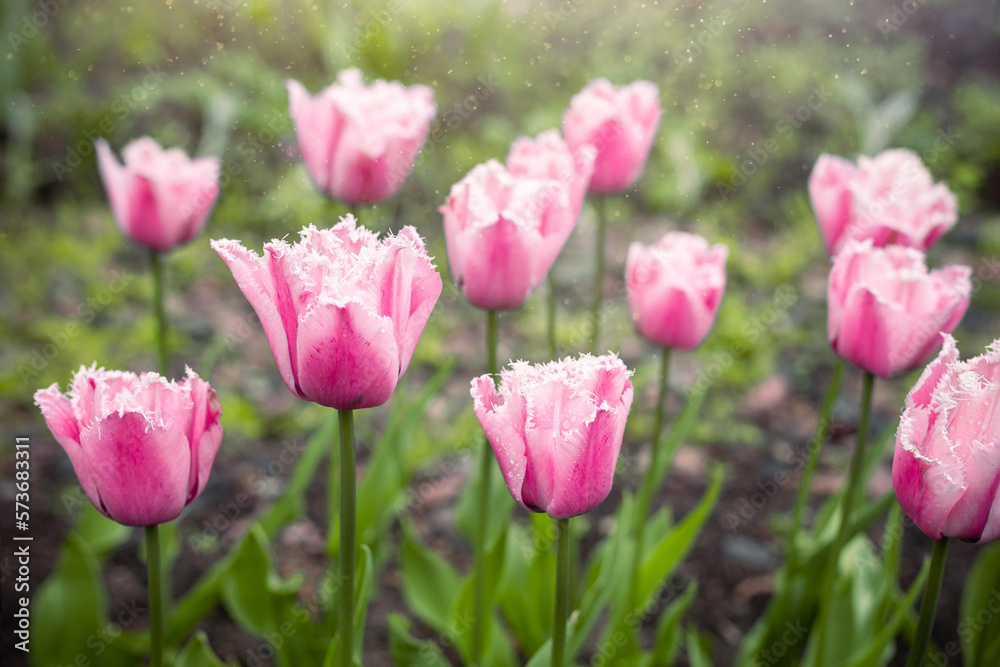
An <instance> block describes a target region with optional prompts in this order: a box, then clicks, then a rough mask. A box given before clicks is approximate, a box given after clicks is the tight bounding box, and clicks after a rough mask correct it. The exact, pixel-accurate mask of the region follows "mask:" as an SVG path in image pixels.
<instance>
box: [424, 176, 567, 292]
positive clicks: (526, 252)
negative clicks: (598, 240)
mask: <svg viewBox="0 0 1000 667" xmlns="http://www.w3.org/2000/svg"><path fill="white" fill-rule="evenodd" d="M570 205H571V204H570V195H569V191H568V190H567V188H566V187H565V186H563V185H562V184H560V183H559V181H553V180H540V179H535V178H518V177H515V176H512V175H511V174H510V172H508V171H507V170H506V169H505V168H504V167H503V165H501V164H500V163H499V162H497V161H495V160H490V161H489V162H486V163H484V164H481V165H478V166H477V167H475V168H473V170H472V171H470V172H469V173H468V174H467V175H466V176H465V178H463V179H462V180H461V181H459V182H458V183H456V184H455V185H453V186H452V188H451V194H450V195H449V196H448V201H447V202H446V203H445V205H444V206H442V207H441V209H440V210H441V213H442V214H443V215H444V233H445V241H446V245H447V247H448V264H449V265H450V266H451V275H452V278H453V279H454V281H455V284H456V285H457V286H458V288H459V289H460V290H461V291H462V294H463V295H464V296H465V298H466V299H468V300H469V303H471V304H472V305H474V306H477V307H479V308H485V309H488V310H511V309H514V308H519V307H521V306H522V305H523V304H524V302H525V301H526V300H527V299H528V296H529V295H530V294H531V292H532V290H534V289H535V288H536V287H537V286H538V284H539V283H541V281H542V280H543V279H544V278H545V275H546V274H547V273H548V271H549V269H550V268H551V267H552V263H553V262H554V261H555V259H556V256H557V255H558V254H559V251H560V250H561V249H562V247H563V244H564V243H566V239H567V238H568V237H569V234H570V232H571V231H572V230H573V226H574V225H575V224H576V220H575V219H573V218H572V217H571V216H569V215H567V213H566V211H567V209H568V208H569V207H570Z"/></svg>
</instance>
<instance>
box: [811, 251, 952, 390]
mask: <svg viewBox="0 0 1000 667" xmlns="http://www.w3.org/2000/svg"><path fill="white" fill-rule="evenodd" d="M970 275H971V270H970V269H969V267H967V266H947V267H944V268H942V269H937V270H935V271H930V272H928V270H927V266H926V264H925V262H924V254H923V253H922V252H920V251H919V250H915V249H913V248H904V247H902V246H889V247H887V248H876V247H874V246H873V245H872V242H871V241H863V242H858V241H848V242H847V244H846V245H845V246H844V248H843V250H841V251H840V253H839V254H838V255H837V256H836V257H835V258H834V260H833V268H832V269H831V271H830V279H829V282H828V285H827V308H828V311H827V334H828V337H829V339H830V345H832V346H833V350H834V352H836V353H837V354H838V355H840V356H841V357H843V358H844V359H846V360H847V361H849V362H851V363H852V364H854V365H855V366H858V367H859V368H862V369H864V370H866V371H869V372H871V373H874V374H875V375H877V376H879V377H882V378H887V377H890V376H892V375H896V374H897V373H902V372H904V371H908V370H910V369H912V368H916V367H917V366H919V365H920V364H922V363H924V362H925V361H926V360H927V358H928V357H929V356H930V355H931V354H932V353H933V352H934V350H935V349H937V347H938V345H940V344H941V336H940V334H942V333H951V331H952V330H954V328H955V327H956V326H957V325H958V322H959V321H960V320H961V319H962V316H963V315H964V314H965V311H966V309H968V307H969V295H970V294H971V292H972V284H971V282H970V281H969V276H970Z"/></svg>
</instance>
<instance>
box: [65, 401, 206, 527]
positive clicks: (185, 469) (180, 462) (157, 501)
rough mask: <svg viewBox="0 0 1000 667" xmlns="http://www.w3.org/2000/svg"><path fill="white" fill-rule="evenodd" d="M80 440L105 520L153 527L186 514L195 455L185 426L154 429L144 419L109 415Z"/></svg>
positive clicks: (129, 414) (85, 431) (131, 414)
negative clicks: (182, 512)
mask: <svg viewBox="0 0 1000 667" xmlns="http://www.w3.org/2000/svg"><path fill="white" fill-rule="evenodd" d="M80 437H81V444H82V446H83V450H84V451H85V452H86V456H87V461H88V462H89V464H90V469H91V474H92V475H93V480H94V485H95V487H96V488H97V490H98V494H99V498H98V499H97V500H96V501H95V502H94V504H95V506H96V507H97V508H98V509H99V510H101V512H102V513H103V514H105V515H106V516H108V517H110V518H112V519H114V520H115V521H117V522H119V523H122V524H125V525H127V526H152V525H157V524H161V523H166V522H167V521H171V520H173V519H175V518H177V516H178V515H179V514H180V513H181V510H183V509H184V505H185V503H186V501H187V497H188V475H189V473H190V469H191V460H190V457H191V454H190V448H189V446H188V443H187V438H186V437H185V435H184V432H183V430H182V429H181V427H180V426H178V425H177V424H174V423H166V424H164V425H162V426H160V427H157V428H152V427H151V425H150V423H149V422H148V421H147V419H146V418H145V417H143V415H142V414H141V413H139V412H125V413H123V414H120V415H119V414H111V415H108V416H107V417H105V418H104V419H103V420H101V421H100V422H98V423H96V424H93V425H91V426H89V427H87V428H85V429H83V431H81V434H80ZM81 479H82V478H81ZM92 500H93V499H92Z"/></svg>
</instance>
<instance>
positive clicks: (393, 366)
mask: <svg viewBox="0 0 1000 667" xmlns="http://www.w3.org/2000/svg"><path fill="white" fill-rule="evenodd" d="M299 235H300V236H301V237H302V238H301V240H300V241H299V242H298V243H295V244H289V243H286V242H285V241H281V240H277V239H275V240H274V241H271V242H270V243H268V244H265V245H264V256H263V257H261V256H259V255H257V253H255V252H253V251H251V250H248V249H246V248H244V247H243V246H242V245H241V244H240V242H239V241H230V240H228V239H223V240H219V241H212V244H211V245H212V248H213V249H214V250H215V251H216V252H218V253H219V255H220V256H221V257H222V259H223V260H224V261H225V262H226V265H227V266H229V268H230V270H231V271H232V272H233V277H234V278H236V283H237V284H238V285H239V286H240V289H241V290H243V294H244V295H246V297H247V300H249V301H250V305H251V306H253V308H254V310H255V311H257V316H258V317H259V318H260V321H261V323H262V324H263V327H264V333H265V335H266V336H267V341H268V343H270V345H271V352H272V353H273V354H274V360H275V362H277V364H278V370H279V371H280V372H281V377H282V378H283V379H284V381H285V384H286V385H287V386H288V388H289V390H291V391H292V393H294V394H295V395H296V396H298V397H299V398H302V399H304V400H307V401H314V402H316V403H319V404H321V405H325V406H328V407H331V408H337V409H338V410H354V409H357V408H368V407H372V406H375V405H381V404H382V403H385V402H386V401H387V400H388V399H389V396H390V395H391V394H392V391H393V389H395V387H396V383H397V382H398V380H399V378H400V377H401V376H402V375H403V373H404V372H406V368H407V366H409V364H410V358H411V357H412V356H413V350H414V349H415V348H416V347H417V342H418V341H419V339H420V334H421V332H422V331H423V329H424V325H425V324H426V323H427V318H428V317H429V316H430V314H431V310H433V308H434V304H435V303H436V302H437V299H438V296H440V294H441V276H439V275H438V273H437V271H436V270H435V268H434V264H432V263H431V258H430V257H428V256H427V251H426V250H425V248H424V242H423V239H421V238H420V236H419V235H418V234H417V232H416V230H415V229H414V228H413V227H404V228H403V230H402V231H401V232H400V233H399V234H398V235H396V236H391V235H390V236H388V237H387V238H385V239H383V240H382V241H379V239H378V236H377V235H376V234H374V233H373V232H370V231H368V230H367V229H365V228H364V227H359V226H357V225H356V223H355V220H354V216H351V215H348V216H346V217H345V218H344V219H342V220H341V222H340V223H339V224H337V225H336V226H334V227H333V228H332V229H322V230H320V229H316V227H314V226H312V225H310V226H309V227H306V228H305V229H303V230H302V231H301V232H299Z"/></svg>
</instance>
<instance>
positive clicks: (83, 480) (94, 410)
mask: <svg viewBox="0 0 1000 667" xmlns="http://www.w3.org/2000/svg"><path fill="white" fill-rule="evenodd" d="M35 403H36V404H37V405H38V406H39V407H40V408H41V409H42V415H43V416H44V417H45V423H46V424H48V427H49V430H50V431H52V435H53V436H55V438H56V441H57V442H58V443H59V444H60V445H62V448H63V449H65V450H66V453H67V454H69V458H70V461H72V462H73V469H74V470H75V471H76V476H77V477H78V478H79V480H80V484H82V485H83V490H84V491H85V492H86V493H87V497H88V498H90V502H92V503H93V504H94V507H96V508H97V509H98V511H100V512H101V514H103V515H104V516H106V517H108V518H109V519H113V520H115V521H117V522H118V523H122V524H125V525H126V526H154V525H158V524H161V523H166V522H167V521H171V520H173V519H176V518H177V516H178V515H179V514H180V513H181V510H183V509H184V507H185V506H187V504H188V503H190V502H191V501H192V500H194V499H195V497H197V496H198V494H199V493H201V492H202V490H203V489H204V488H205V484H207V483H208V476H209V473H211V471H212V462H213V461H215V454H216V452H218V451H219V443H220V442H222V425H221V424H219V417H220V416H221V415H222V408H221V406H220V405H219V401H218V399H217V398H216V396H215V392H214V391H213V390H212V388H211V387H210V386H208V383H207V382H205V381H204V380H202V379H201V378H199V377H198V376H197V375H196V374H195V373H194V371H192V370H191V369H190V368H189V369H188V371H187V377H186V378H184V379H183V380H181V381H180V382H167V380H166V379H165V378H163V377H161V376H160V375H158V374H157V373H143V374H142V375H140V376H138V377H137V376H136V375H135V374H134V373H129V372H120V371H105V370H104V369H103V368H97V364H94V365H93V366H91V367H90V368H86V367H83V366H81V367H80V370H79V371H77V372H76V373H75V374H74V375H73V379H72V382H71V388H70V390H69V392H68V395H66V396H64V395H63V394H62V393H61V392H60V391H59V385H58V384H53V385H52V386H51V387H49V388H47V389H40V390H39V391H37V392H35Z"/></svg>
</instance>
